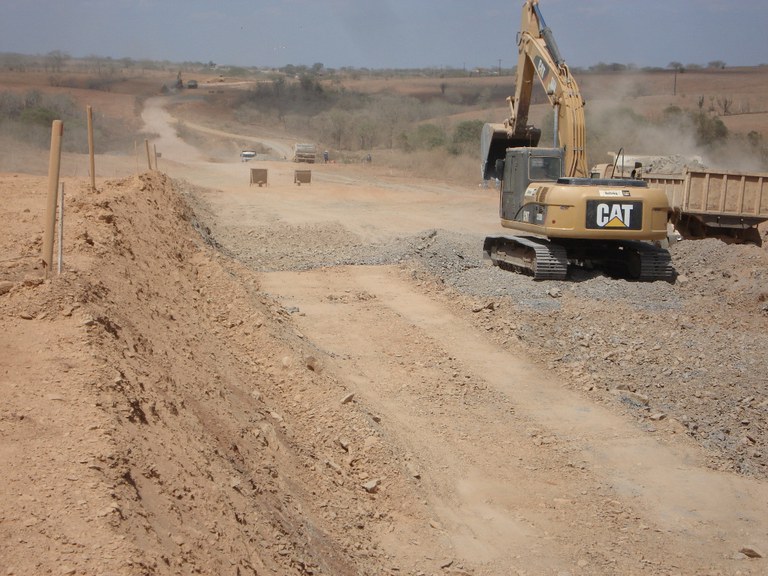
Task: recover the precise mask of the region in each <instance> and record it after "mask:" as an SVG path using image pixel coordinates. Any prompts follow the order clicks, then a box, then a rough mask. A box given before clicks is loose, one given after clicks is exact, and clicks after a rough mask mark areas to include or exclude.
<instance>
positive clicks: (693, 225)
mask: <svg viewBox="0 0 768 576" xmlns="http://www.w3.org/2000/svg"><path fill="white" fill-rule="evenodd" d="M631 158H633V160H632V161H631V162H630V164H631V167H626V165H622V166H620V165H619V164H618V163H617V162H614V163H613V164H598V165H596V166H595V167H593V168H592V171H591V172H592V177H594V178H614V177H615V178H627V177H630V178H635V179H638V180H641V181H643V182H646V183H647V184H648V185H649V186H653V187H654V188H660V189H662V190H663V191H664V192H665V193H666V195H667V200H668V201H669V215H668V219H669V222H670V223H672V224H673V225H674V227H675V229H676V230H677V232H678V233H679V234H680V236H682V237H683V238H686V239H696V238H720V239H721V240H725V241H735V242H752V243H755V244H757V245H762V238H761V236H760V231H759V229H758V225H760V224H762V223H763V222H765V221H767V220H768V173H759V172H754V173H744V172H732V171H718V170H709V169H706V168H703V167H691V166H683V167H681V171H680V172H679V173H676V174H662V173H657V172H654V171H647V170H646V165H645V164H644V158H660V157H639V156H638V157H631ZM672 165H674V163H672ZM628 171H629V172H628Z"/></svg>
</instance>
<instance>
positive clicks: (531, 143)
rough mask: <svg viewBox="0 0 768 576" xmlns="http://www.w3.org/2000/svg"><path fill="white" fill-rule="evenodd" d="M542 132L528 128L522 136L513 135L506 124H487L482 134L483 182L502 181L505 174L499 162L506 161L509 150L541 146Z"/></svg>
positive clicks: (531, 127)
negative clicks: (494, 179)
mask: <svg viewBox="0 0 768 576" xmlns="http://www.w3.org/2000/svg"><path fill="white" fill-rule="evenodd" d="M540 138H541V130H539V129H538V128H534V127H533V126H528V127H527V128H526V131H525V133H524V134H522V135H517V134H512V133H510V131H509V129H508V128H507V126H506V125H504V124H486V125H485V126H483V131H482V133H481V134H480V157H481V158H482V159H483V166H482V171H483V180H490V179H491V178H496V179H499V180H501V177H502V175H503V172H504V168H503V166H501V165H500V163H499V162H497V161H498V160H504V158H505V157H506V154H507V148H521V147H530V148H535V147H536V146H537V145H538V144H539V139H540Z"/></svg>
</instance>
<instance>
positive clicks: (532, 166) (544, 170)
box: [528, 156, 562, 182]
mask: <svg viewBox="0 0 768 576" xmlns="http://www.w3.org/2000/svg"><path fill="white" fill-rule="evenodd" d="M561 175H562V163H561V161H560V158H555V157H552V158H550V157H546V156H538V157H536V156H534V157H532V158H531V159H530V161H529V164H528V176H529V178H530V180H531V181H533V182H541V181H547V180H550V181H553V182H554V181H556V180H557V179H558V178H560V176H561Z"/></svg>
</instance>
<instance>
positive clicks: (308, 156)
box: [293, 144, 317, 164]
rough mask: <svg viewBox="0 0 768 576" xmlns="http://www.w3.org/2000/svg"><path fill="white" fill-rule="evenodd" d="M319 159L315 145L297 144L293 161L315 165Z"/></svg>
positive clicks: (294, 148)
mask: <svg viewBox="0 0 768 576" xmlns="http://www.w3.org/2000/svg"><path fill="white" fill-rule="evenodd" d="M316 159H317V146H315V145H314V144H296V145H295V146H294V147H293V161H294V162H306V163H308V164H314V163H315V161H316Z"/></svg>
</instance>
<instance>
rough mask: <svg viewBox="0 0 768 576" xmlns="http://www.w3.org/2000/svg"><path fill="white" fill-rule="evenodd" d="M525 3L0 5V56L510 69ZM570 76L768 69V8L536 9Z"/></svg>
mask: <svg viewBox="0 0 768 576" xmlns="http://www.w3.org/2000/svg"><path fill="white" fill-rule="evenodd" d="M522 4H523V1H522V0H517V1H509V0H504V1H502V0H475V1H471V0H469V1H468V0H314V1H313V0H218V1H203V0H0V52H20V53H24V54H45V53H47V52H50V51H53V50H61V51H63V52H66V53H68V54H70V55H72V56H76V57H81V56H92V55H97V56H109V57H112V58H123V57H129V58H133V59H136V60H139V59H144V58H146V59H153V60H171V61H174V62H182V61H200V62H208V61H211V60H212V61H214V62H216V63H218V64H233V65H239V66H282V65H285V64H306V65H312V64H314V63H316V62H321V63H323V64H325V65H326V66H327V67H334V68H338V67H341V66H353V67H356V68H362V67H369V68H417V67H425V66H434V67H440V66H450V67H454V68H462V67H466V68H468V69H469V68H475V67H478V66H481V67H496V66H498V65H499V60H501V65H502V66H503V67H511V66H513V65H514V64H515V62H516V59H517V57H516V47H515V33H516V31H517V27H518V25H519V20H520V9H521V6H522ZM539 6H540V8H541V11H542V13H543V15H544V17H545V19H546V22H547V24H548V25H549V26H550V28H552V30H553V31H554V34H555V38H556V40H557V42H558V44H559V46H560V50H561V52H562V54H563V56H564V58H565V60H566V62H568V63H569V64H570V65H571V66H576V67H581V66H590V65H593V64H596V63H598V62H606V63H612V62H619V63H622V64H630V63H632V64H636V65H638V66H660V67H665V66H667V64H669V63H670V62H673V61H676V62H681V63H683V64H690V63H694V64H703V65H705V64H707V63H708V62H711V61H714V60H722V61H724V62H726V63H727V64H728V65H730V66H738V65H757V64H768V1H766V0H592V1H590V0H541V1H540V4H539Z"/></svg>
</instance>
